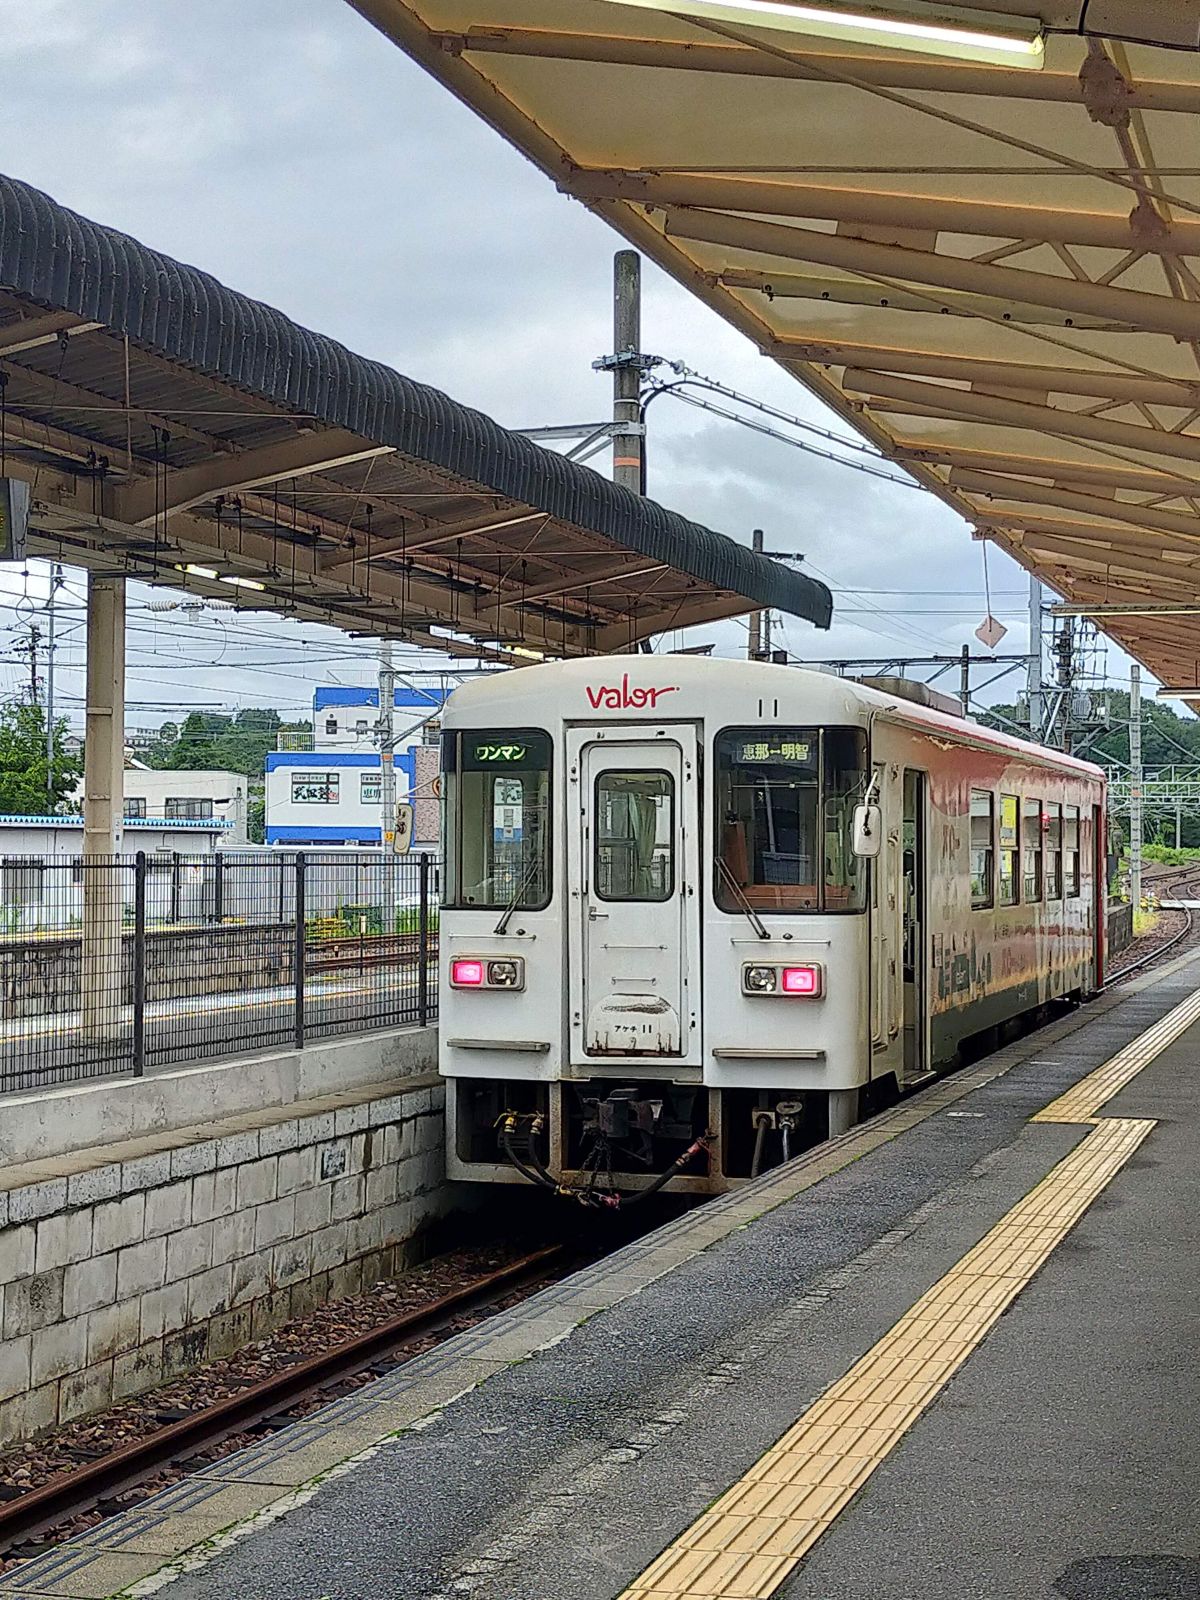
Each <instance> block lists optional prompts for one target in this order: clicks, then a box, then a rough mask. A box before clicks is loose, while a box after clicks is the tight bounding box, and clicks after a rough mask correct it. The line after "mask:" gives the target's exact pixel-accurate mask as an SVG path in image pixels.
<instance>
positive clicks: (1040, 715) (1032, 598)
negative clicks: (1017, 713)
mask: <svg viewBox="0 0 1200 1600" xmlns="http://www.w3.org/2000/svg"><path fill="white" fill-rule="evenodd" d="M1028 698H1029V737H1030V738H1031V739H1040V738H1041V737H1042V731H1043V722H1044V717H1045V713H1044V710H1043V706H1042V583H1041V579H1040V578H1035V577H1033V576H1032V574H1031V575H1030V579H1029V675H1028Z"/></svg>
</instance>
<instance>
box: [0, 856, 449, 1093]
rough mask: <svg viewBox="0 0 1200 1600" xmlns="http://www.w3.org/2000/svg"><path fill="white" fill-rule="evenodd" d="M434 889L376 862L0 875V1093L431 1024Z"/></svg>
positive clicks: (101, 860)
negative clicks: (349, 1035)
mask: <svg viewBox="0 0 1200 1600" xmlns="http://www.w3.org/2000/svg"><path fill="white" fill-rule="evenodd" d="M439 891H440V874H439V869H438V863H437V862H436V861H435V860H434V859H433V858H432V857H431V856H429V855H425V854H420V855H407V856H393V855H385V854H383V853H382V852H380V851H377V850H376V851H371V852H370V853H368V852H367V851H363V853H362V854H361V855H355V854H352V853H350V852H342V853H336V854H335V853H324V852H321V853H317V852H308V851H301V852H298V853H295V854H292V853H287V854H284V853H276V852H273V851H270V852H268V851H259V852H246V853H245V854H240V853H232V852H219V853H215V854H210V855H197V856H183V855H178V854H173V853H162V854H154V855H150V854H147V853H145V852H139V853H138V855H137V856H136V857H130V858H120V857H108V856H76V857H62V858H46V857H19V858H18V857H7V858H4V859H2V860H0V1093H2V1092H5V1091H9V1090H14V1089H31V1088H40V1087H43V1086H45V1085H48V1084H54V1083H65V1082H70V1081H73V1080H76V1079H81V1078H95V1077H101V1076H105V1075H108V1074H110V1073H115V1072H132V1073H135V1074H141V1073H144V1072H146V1071H147V1070H148V1069H152V1068H154V1067H160V1066H165V1065H168V1064H172V1063H182V1062H187V1061H196V1060H200V1059H202V1058H205V1057H211V1056H220V1055H230V1054H241V1053H243V1052H247V1051H251V1050H265V1049H270V1048H273V1047H274V1048H291V1047H297V1048H299V1047H301V1046H303V1045H304V1044H306V1043H308V1042H311V1041H312V1040H315V1039H320V1038H325V1037H328V1036H330V1035H332V1034H338V1033H352V1032H356V1031H360V1030H365V1029H372V1028H385V1027H392V1026H396V1025H399V1024H405V1023H418V1024H424V1023H427V1022H430V1021H432V1020H433V1019H434V1018H435V1017H436V1015H437V935H438V904H439Z"/></svg>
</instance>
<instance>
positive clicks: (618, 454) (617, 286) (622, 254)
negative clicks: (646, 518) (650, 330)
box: [612, 250, 645, 494]
mask: <svg viewBox="0 0 1200 1600" xmlns="http://www.w3.org/2000/svg"><path fill="white" fill-rule="evenodd" d="M613 351H614V355H613V363H612V368H613V422H614V424H616V427H615V428H614V431H613V482H614V483H619V484H621V485H622V486H623V487H624V488H626V489H632V490H633V492H634V494H642V493H643V492H644V478H645V462H644V460H643V454H642V434H643V424H642V402H641V398H640V390H641V386H642V258H641V257H640V256H639V255H638V253H637V251H636V250H618V251H617V253H616V255H615V256H614V257H613Z"/></svg>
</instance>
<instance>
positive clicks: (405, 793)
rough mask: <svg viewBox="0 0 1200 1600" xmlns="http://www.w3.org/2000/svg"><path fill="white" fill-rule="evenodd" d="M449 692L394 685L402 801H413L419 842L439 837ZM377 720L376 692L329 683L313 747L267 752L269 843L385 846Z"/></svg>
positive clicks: (317, 696)
mask: <svg viewBox="0 0 1200 1600" xmlns="http://www.w3.org/2000/svg"><path fill="white" fill-rule="evenodd" d="M448 692H449V691H448V690H445V689H441V688H438V689H432V688H431V689H422V688H409V687H405V688H402V689H397V690H396V698H395V710H394V715H393V723H392V727H393V737H394V739H395V759H394V765H395V770H396V800H397V802H398V803H404V802H407V803H409V804H411V805H412V806H413V813H414V843H415V844H416V845H417V846H420V845H422V844H425V845H433V844H435V843H436V840H437V826H436V814H437V798H436V783H435V779H436V776H437V770H438V749H437V733H438V719H439V718H440V716H441V711H442V706H443V704H444V703H445V700H446V695H447V694H448ZM378 719H379V690H378V689H368V688H361V689H344V688H338V687H333V686H326V687H322V688H319V689H317V690H316V691H315V692H314V694H313V732H312V737H311V748H309V749H303V750H296V749H286V750H277V751H274V752H273V753H272V754H271V755H269V756H268V757H267V771H266V840H267V843H268V844H276V845H287V846H290V847H292V848H294V849H299V848H301V847H303V846H306V845H308V846H313V847H324V848H326V849H329V848H336V847H342V846H351V847H353V846H356V845H364V846H378V845H379V844H380V842H381V837H382V832H381V824H382V816H381V812H380V805H381V798H382V787H383V775H382V762H381V759H380V755H379V748H378V745H379V735H378V729H377V723H378ZM285 737H287V736H285ZM291 738H292V739H293V740H294V739H295V736H294V735H293V736H291ZM304 742H305V743H306V744H307V743H308V742H309V741H308V738H307V736H305V740H304Z"/></svg>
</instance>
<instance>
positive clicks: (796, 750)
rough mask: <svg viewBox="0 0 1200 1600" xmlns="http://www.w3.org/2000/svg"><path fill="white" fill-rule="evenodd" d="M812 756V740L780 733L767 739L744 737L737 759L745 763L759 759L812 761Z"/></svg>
mask: <svg viewBox="0 0 1200 1600" xmlns="http://www.w3.org/2000/svg"><path fill="white" fill-rule="evenodd" d="M812 756H813V747H812V743H811V741H810V740H807V739H795V738H788V737H786V736H784V737H780V736H778V735H777V736H775V737H774V738H767V739H758V738H756V739H743V740H742V742H741V744H740V745H739V746H738V753H737V759H738V761H739V762H740V763H742V764H743V765H748V764H749V765H752V764H753V763H755V762H758V761H810V760H811V759H812Z"/></svg>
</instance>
